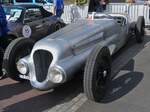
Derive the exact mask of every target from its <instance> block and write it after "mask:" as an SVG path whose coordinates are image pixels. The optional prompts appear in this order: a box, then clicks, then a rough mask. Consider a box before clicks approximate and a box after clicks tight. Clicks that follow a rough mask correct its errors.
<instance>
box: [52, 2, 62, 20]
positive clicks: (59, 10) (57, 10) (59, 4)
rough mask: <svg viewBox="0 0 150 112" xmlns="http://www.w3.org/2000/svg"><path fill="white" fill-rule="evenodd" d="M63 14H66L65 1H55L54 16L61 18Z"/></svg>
mask: <svg viewBox="0 0 150 112" xmlns="http://www.w3.org/2000/svg"><path fill="white" fill-rule="evenodd" d="M63 12H64V1H63V0H54V14H55V15H56V16H57V17H59V18H60V17H61V15H62V13H63Z"/></svg>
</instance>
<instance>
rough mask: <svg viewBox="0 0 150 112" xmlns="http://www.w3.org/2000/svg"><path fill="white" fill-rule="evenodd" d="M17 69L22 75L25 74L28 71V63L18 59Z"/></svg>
mask: <svg viewBox="0 0 150 112" xmlns="http://www.w3.org/2000/svg"><path fill="white" fill-rule="evenodd" d="M16 65H17V70H18V71H19V72H20V73H21V74H23V75H26V74H27V73H28V72H29V68H28V65H27V63H25V62H24V61H21V60H20V61H18V62H17V64H16Z"/></svg>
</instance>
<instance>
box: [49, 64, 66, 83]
mask: <svg viewBox="0 0 150 112" xmlns="http://www.w3.org/2000/svg"><path fill="white" fill-rule="evenodd" d="M49 78H50V81H51V82H53V83H63V82H65V79H66V75H65V72H64V71H63V70H62V69H61V68H58V67H52V68H51V69H50V72H49Z"/></svg>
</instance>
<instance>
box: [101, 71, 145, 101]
mask: <svg viewBox="0 0 150 112" xmlns="http://www.w3.org/2000/svg"><path fill="white" fill-rule="evenodd" d="M143 77H144V74H143V73H141V72H129V73H127V74H124V75H122V76H119V77H117V78H115V79H113V80H112V81H111V83H110V87H109V90H108V93H107V95H106V97H105V98H104V100H103V101H102V103H110V102H113V101H115V100H118V99H119V98H121V97H123V96H125V95H126V94H128V93H129V92H131V91H132V90H133V89H134V88H135V87H136V86H137V85H138V84H139V83H140V82H141V80H142V79H143Z"/></svg>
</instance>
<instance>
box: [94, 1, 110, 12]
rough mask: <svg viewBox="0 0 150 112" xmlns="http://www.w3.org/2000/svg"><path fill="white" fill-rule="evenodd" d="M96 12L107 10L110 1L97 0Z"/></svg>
mask: <svg viewBox="0 0 150 112" xmlns="http://www.w3.org/2000/svg"><path fill="white" fill-rule="evenodd" d="M95 3H96V12H103V11H105V10H106V7H107V4H108V3H109V1H108V0H96V1H95Z"/></svg>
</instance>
